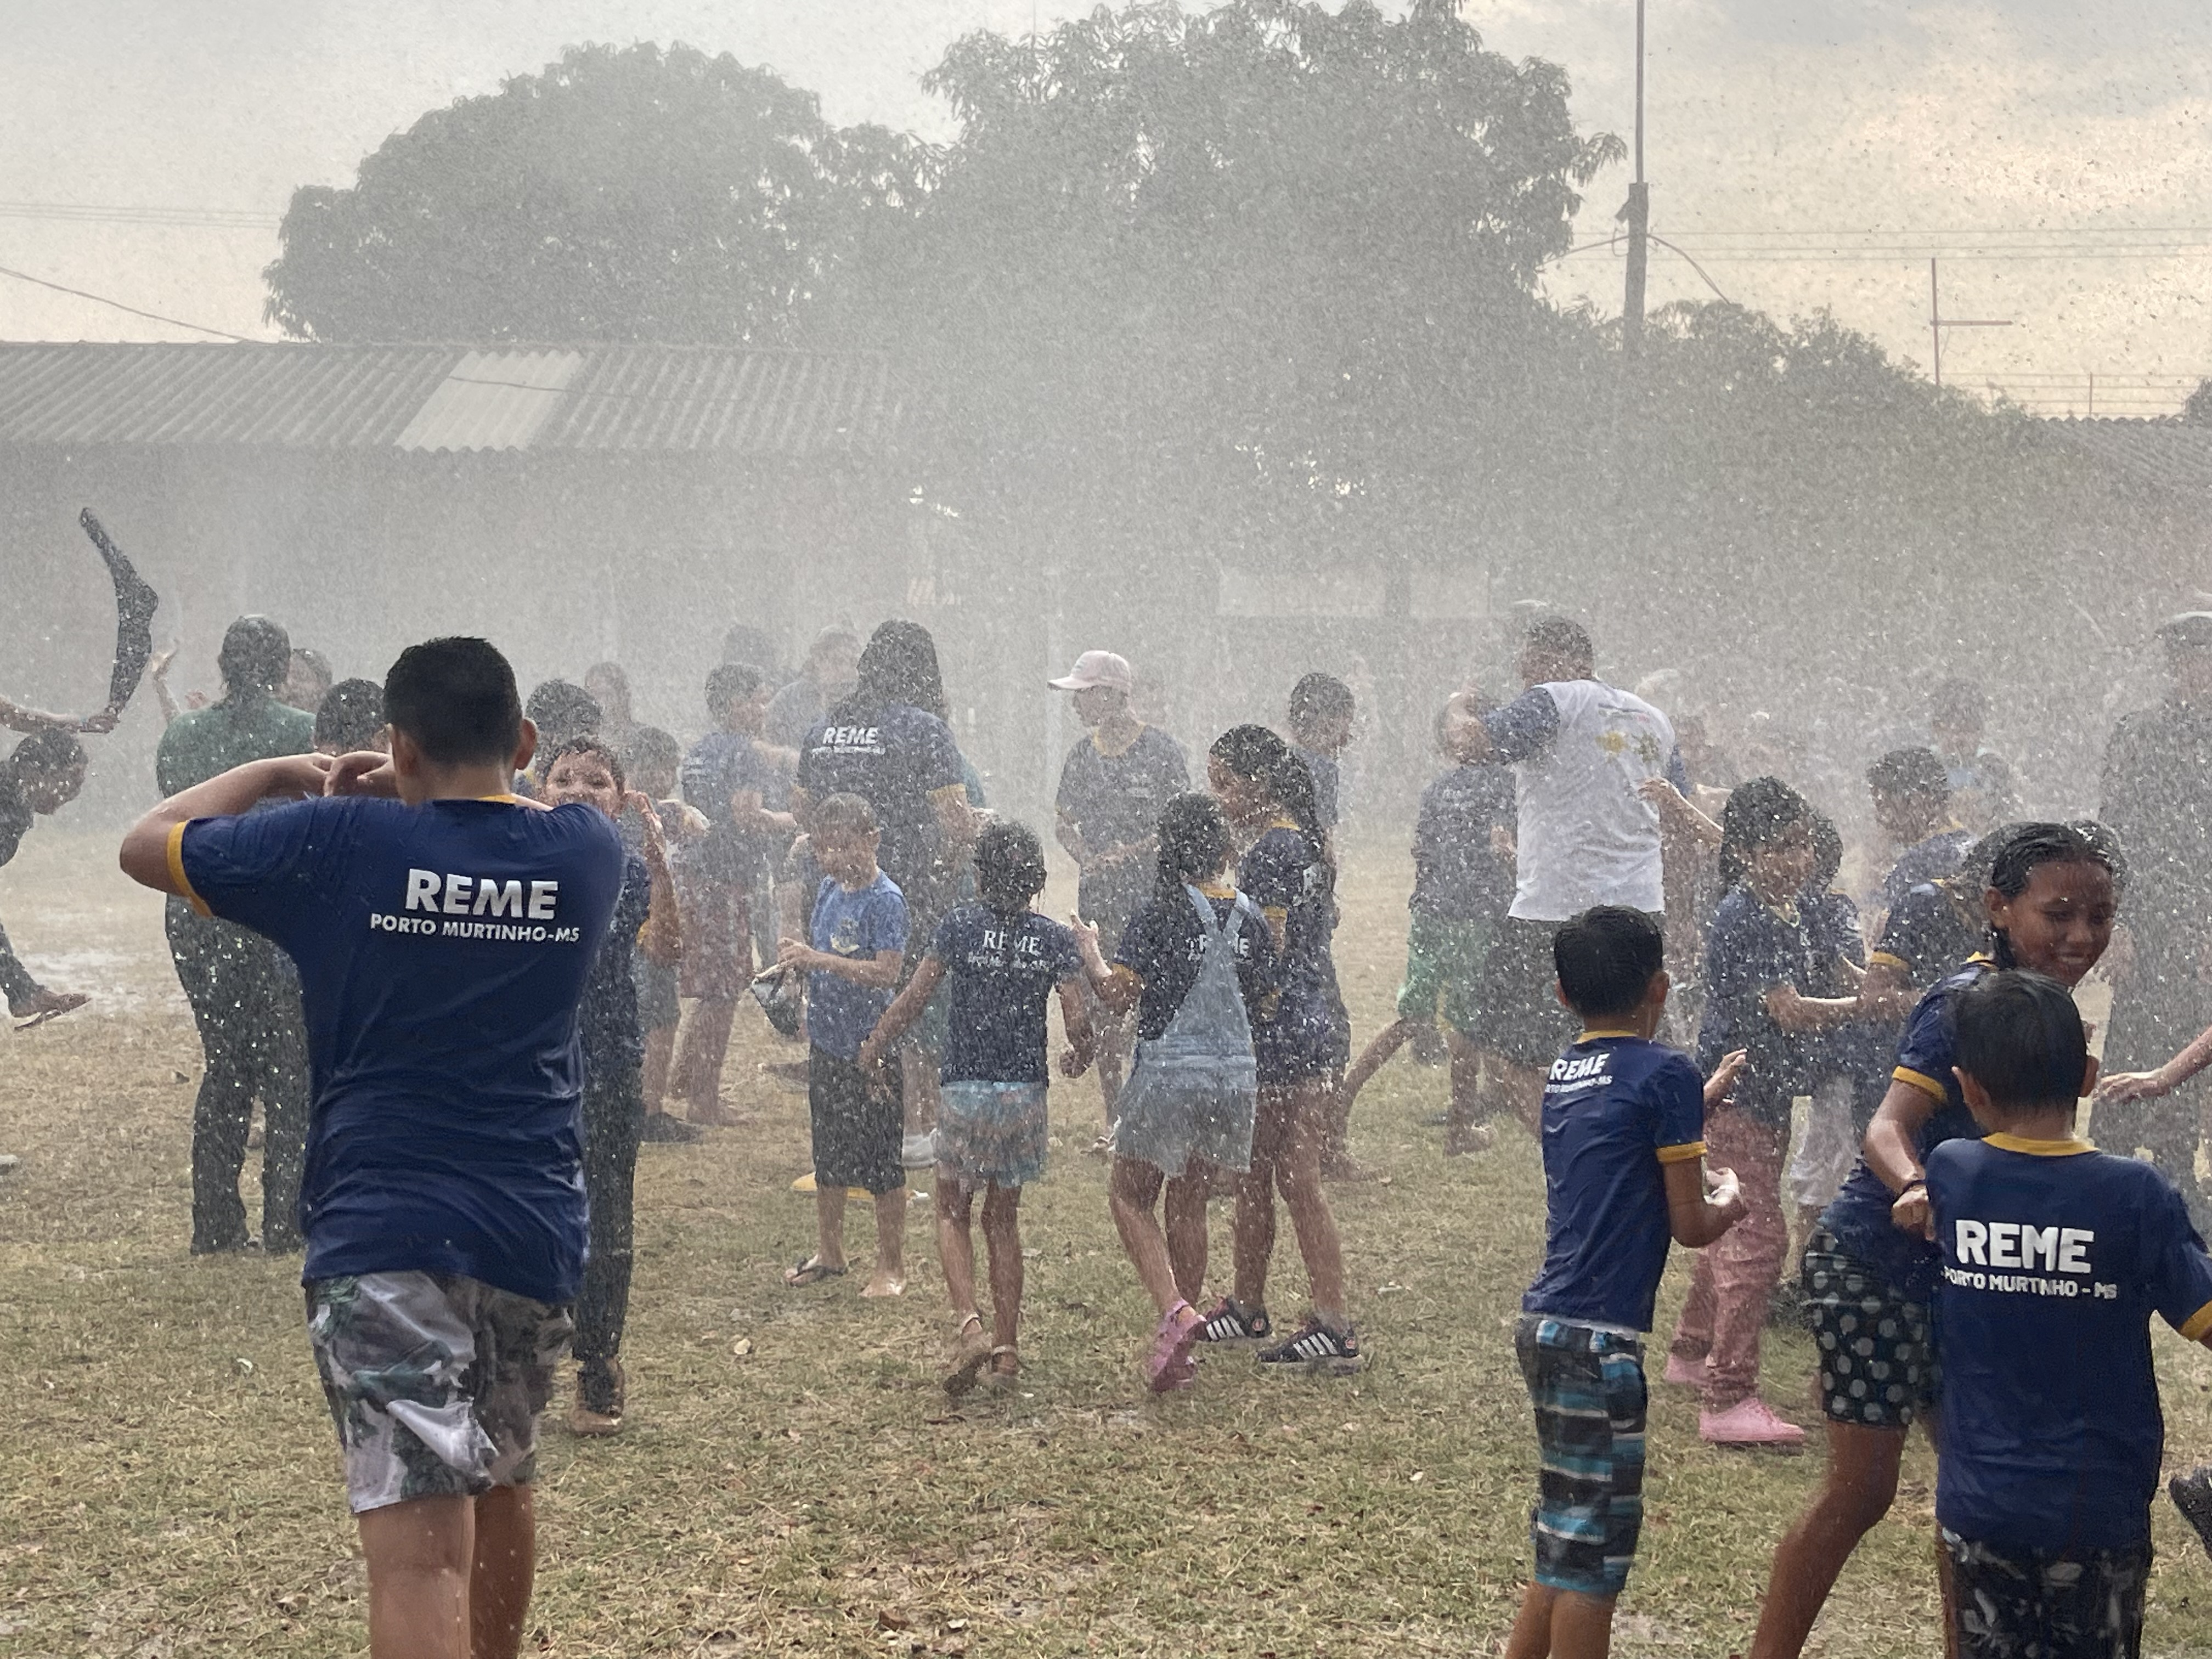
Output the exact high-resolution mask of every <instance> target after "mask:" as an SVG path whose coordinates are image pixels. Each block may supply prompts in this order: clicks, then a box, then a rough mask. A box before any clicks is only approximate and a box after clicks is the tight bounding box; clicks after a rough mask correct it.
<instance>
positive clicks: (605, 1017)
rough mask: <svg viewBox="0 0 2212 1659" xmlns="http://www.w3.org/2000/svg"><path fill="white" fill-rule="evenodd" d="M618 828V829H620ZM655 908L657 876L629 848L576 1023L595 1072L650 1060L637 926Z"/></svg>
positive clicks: (632, 1066) (604, 1073) (589, 1068)
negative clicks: (641, 1016) (640, 1001)
mask: <svg viewBox="0 0 2212 1659" xmlns="http://www.w3.org/2000/svg"><path fill="white" fill-rule="evenodd" d="M617 833H619V829H617ZM652 909H653V877H652V873H651V872H649V871H647V869H646V867H645V860H643V859H641V858H640V857H639V856H638V855H637V854H635V853H632V852H629V851H628V850H627V849H625V850H624V852H623V884H622V893H621V896H619V897H617V899H616V900H615V914H614V920H613V921H611V922H610V923H609V924H608V926H607V939H606V943H605V944H604V945H600V946H599V955H598V956H597V957H594V958H593V960H592V974H591V977H590V978H589V979H587V980H586V981H585V982H584V1004H583V1007H582V1008H581V1010H580V1012H579V1013H578V1017H577V1029H578V1030H580V1031H581V1033H582V1034H583V1038H584V1069H585V1071H586V1073H589V1074H590V1075H591V1076H592V1077H593V1078H595V1079H596V1078H600V1077H605V1076H607V1075H610V1074H611V1073H617V1072H623V1071H632V1070H635V1068H636V1067H638V1066H642V1065H643V1064H644V1063H645V1032H644V1030H643V1029H642V1028H641V1026H640V1025H639V1024H638V1021H637V978H636V975H635V972H634V971H633V970H634V968H635V963H636V959H637V931H638V929H639V928H641V927H644V926H645V919H646V917H647V915H648V914H650V913H651V911H652Z"/></svg>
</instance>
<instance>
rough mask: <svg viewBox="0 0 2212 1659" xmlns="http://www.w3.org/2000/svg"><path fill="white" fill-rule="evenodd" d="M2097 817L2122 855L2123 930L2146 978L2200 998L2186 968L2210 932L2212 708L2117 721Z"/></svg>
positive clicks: (2167, 708)
mask: <svg viewBox="0 0 2212 1659" xmlns="http://www.w3.org/2000/svg"><path fill="white" fill-rule="evenodd" d="M2098 816H2099V817H2100V818H2101V819H2103V821H2104V822H2105V823H2106V826H2107V827H2109V828H2110V829H2112V831H2113V832H2114V833H2115V834H2116V835H2118V836H2119V838H2120V845H2121V846H2122V847H2124V848H2126V849H2127V854H2128V906H2127V921H2128V930H2129V931H2130V933H2133V934H2134V935H2135V936H2136V942H2137V945H2138V946H2139V947H2141V948H2142V949H2144V950H2147V951H2148V954H2149V957H2150V958H2151V961H2150V963H2148V964H2147V965H2148V967H2149V968H2150V969H2151V970H2152V972H2151V973H2150V974H2149V975H2145V976H2144V977H2146V978H2162V977H2166V976H2168V975H2169V974H2170V975H2171V976H2172V978H2173V979H2174V981H2176V984H2175V988H2177V989H2182V988H2184V987H2185V994H2187V995H2189V996H2191V997H2192V998H2196V997H2198V996H2200V995H2201V993H2200V991H2199V988H2198V987H2197V982H2196V979H2195V975H2194V974H2193V973H2192V972H2188V971H2186V969H2187V968H2188V961H2187V958H2188V957H2189V956H2190V955H2191V953H2192V952H2193V951H2194V950H2195V948H2196V946H2197V943H2198V941H2200V940H2202V939H2203V937H2204V936H2205V935H2206V934H2207V933H2212V705H2198V704H2195V703H2187V702H2179V701H2174V700H2169V701H2167V702H2163V703H2160V705H2159V706H2158V707H2157V708H2147V709H2144V710H2142V711H2141V712H2139V713H2137V714H2130V715H2129V716H2128V717H2127V718H2126V719H2124V720H2122V721H2121V722H2120V723H2119V726H2118V728H2116V729H2115V730H2114V732H2112V742H2111V743H2110V744H2108V745H2107V746H2106V750H2105V768H2104V799H2103V804H2102V809H2101V811H2100V812H2099V813H2098ZM2169 940H2171V941H2173V943H2174V945H2175V946H2176V947H2177V949H2176V950H2175V951H2171V952H2169V951H2167V949H2166V943H2167V941H2169ZM2169 957H2172V958H2173V959H2172V960H2169V959H2168V958H2169Z"/></svg>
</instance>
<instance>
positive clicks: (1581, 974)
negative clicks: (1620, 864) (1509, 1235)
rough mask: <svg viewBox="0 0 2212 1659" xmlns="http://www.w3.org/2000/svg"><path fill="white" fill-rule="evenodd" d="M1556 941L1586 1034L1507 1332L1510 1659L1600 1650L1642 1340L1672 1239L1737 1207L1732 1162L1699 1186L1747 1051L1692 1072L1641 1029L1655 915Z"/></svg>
mask: <svg viewBox="0 0 2212 1659" xmlns="http://www.w3.org/2000/svg"><path fill="white" fill-rule="evenodd" d="M1552 951H1553V964H1554V966H1555V968H1556V969H1557V971H1558V974H1559V1000H1560V1001H1561V1002H1562V1003H1563V1004H1565V1006H1567V1007H1568V1008H1570V1009H1571V1010H1572V1011H1573V1012H1575V1013H1576V1014H1577V1015H1579V1016H1580V1017H1581V1018H1582V1022H1583V1028H1584V1029H1583V1034H1582V1036H1579V1037H1578V1038H1577V1039H1576V1040H1575V1042H1572V1043H1571V1044H1570V1045H1569V1046H1568V1048H1567V1049H1566V1052H1565V1053H1564V1054H1561V1055H1560V1056H1559V1059H1558V1060H1556V1061H1554V1062H1553V1066H1552V1073H1551V1078H1550V1080H1549V1081H1548V1082H1547V1083H1546V1085H1544V1108H1543V1141H1544V1184H1545V1188H1546V1194H1547V1225H1546V1230H1545V1245H1544V1267H1543V1271H1542V1272H1541V1273H1538V1274H1537V1275H1536V1282H1535V1283H1534V1284H1533V1285H1530V1286H1529V1287H1528V1294H1527V1295H1526V1296H1524V1297H1522V1300H1521V1308H1522V1314H1521V1323H1520V1327H1519V1328H1518V1330H1517V1331H1516V1333H1515V1336H1514V1346H1515V1349H1516V1352H1518V1354H1519V1356H1520V1360H1521V1374H1522V1376H1523V1377H1525V1378H1526V1379H1527V1381H1528V1394H1529V1397H1530V1399H1531V1400H1532V1401H1534V1405H1535V1408H1536V1440H1537V1443H1538V1445H1539V1447H1540V1448H1541V1453H1542V1471H1541V1474H1540V1475H1539V1476H1538V1480H1537V1492H1538V1498H1537V1503H1536V1507H1535V1509H1534V1510H1533V1511H1531V1513H1530V1515H1529V1520H1528V1532H1529V1537H1530V1540H1531V1541H1532V1542H1533V1543H1534V1546H1535V1552H1536V1569H1535V1576H1534V1582H1533V1583H1530V1585H1529V1586H1528V1592H1527V1594H1526V1595H1524V1596H1523V1597H1522V1602H1521V1613H1520V1617H1519V1618H1517V1619H1516V1620H1515V1621H1514V1625H1513V1634H1512V1638H1511V1639H1510V1641H1509V1642H1508V1643H1507V1644H1506V1648H1505V1653H1506V1659H1545V1656H1546V1655H1552V1656H1555V1659H1580V1656H1584V1655H1589V1656H1599V1655H1602V1654H1604V1653H1605V1652H1606V1651H1607V1645H1608V1644H1609V1642H1610V1641H1611V1632H1612V1628H1613V1602H1614V1600H1615V1598H1617V1597H1618V1596H1619V1595H1620V1591H1621V1588H1622V1587H1623V1586H1624V1585H1625V1584H1626V1583H1627V1582H1628V1569H1629V1566H1630V1565H1631V1564H1632V1562H1633V1560H1634V1559H1635V1556H1636V1540H1637V1534H1638V1532H1639V1530H1640V1529H1641V1528H1642V1526H1643V1520H1644V1340H1643V1334H1644V1333H1645V1332H1647V1331H1649V1330H1650V1328H1651V1309H1652V1304H1653V1302H1654V1301H1655V1300H1656V1297H1657V1295H1658V1290H1659V1277H1660V1274H1661V1273H1663V1272H1664V1271H1665V1269H1666V1266H1667V1248H1668V1242H1669V1241H1670V1239H1671V1240H1672V1241H1673V1242H1674V1243H1679V1244H1681V1245H1682V1246H1684V1247H1685V1248H1686V1249H1699V1248H1700V1247H1702V1246H1704V1245H1706V1244H1710V1243H1712V1242H1713V1241H1714V1240H1715V1239H1717V1238H1718V1237H1720V1236H1721V1235H1722V1234H1723V1233H1724V1232H1726V1231H1728V1230H1729V1227H1730V1226H1732V1225H1735V1222H1736V1220H1737V1219H1738V1218H1740V1217H1741V1215H1742V1214H1743V1200H1742V1199H1741V1197H1740V1196H1739V1195H1738V1194H1737V1192H1736V1188H1735V1176H1734V1175H1733V1174H1732V1173H1731V1172H1729V1171H1728V1170H1720V1171H1717V1174H1716V1176H1715V1179H1714V1182H1713V1187H1712V1190H1711V1192H1710V1193H1709V1192H1707V1190H1706V1188H1705V1139H1704V1136H1705V1108H1706V1106H1707V1105H1708V1104H1710V1103H1717V1102H1718V1101H1720V1100H1722V1099H1724V1098H1725V1097H1726V1096H1727V1093H1728V1090H1729V1085H1731V1084H1732V1083H1733V1082H1734V1081H1735V1076H1736V1073H1738V1071H1740V1070H1741V1067H1742V1065H1743V1056H1742V1054H1741V1053H1738V1054H1730V1055H1729V1057H1728V1059H1727V1060H1726V1061H1724V1062H1723V1065H1722V1066H1721V1068H1720V1069H1719V1070H1718V1071H1717V1072H1716V1073H1714V1074H1713V1079H1712V1080H1711V1082H1710V1083H1705V1082H1703V1081H1701V1079H1699V1076H1698V1073H1697V1068H1696V1067H1695V1066H1692V1065H1691V1063H1690V1061H1689V1060H1688V1058H1687V1057H1686V1055H1684V1054H1680V1053H1679V1052H1677V1051H1676V1050H1674V1049H1673V1048H1666V1047H1664V1046H1663V1045H1662V1044H1660V1043H1657V1042H1653V1041H1652V1040H1651V1036H1652V1033H1653V1032H1655V1031H1656V1030H1658V1029H1659V1021H1660V1018H1661V1016H1662V1014H1663V1013H1664V1012H1666V1007H1667V993H1668V988H1669V987H1668V978H1667V973H1666V969H1665V968H1664V967H1663V966H1662V963H1663V962H1664V960H1665V956H1666V945H1665V939H1664V936H1663V935H1662V933H1661V932H1660V929H1659V924H1658V923H1657V922H1656V921H1653V920H1652V919H1651V918H1650V917H1649V916H1647V915H1644V914H1643V913H1642V912H1641V911H1638V910H1629V909H1623V908H1618V907H1615V906H1612V905H1601V906H1599V907H1598V908H1595V909H1592V910H1586V911H1584V912H1583V914H1582V915H1579V916H1577V917H1575V918H1574V919H1573V920H1572V921H1568V922H1565V923H1562V924H1561V926H1560V927H1559V933H1558V936H1557V937H1556V938H1555V939H1554V940H1553V947H1552Z"/></svg>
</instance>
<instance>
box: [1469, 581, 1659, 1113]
mask: <svg viewBox="0 0 2212 1659" xmlns="http://www.w3.org/2000/svg"><path fill="white" fill-rule="evenodd" d="M1594 670H1595V652H1594V651H1593V649H1592V647H1591V645H1590V637H1589V634H1588V633H1587V632H1586V631H1584V629H1583V627H1582V625H1581V624H1580V623H1575V622H1571V621H1570V620H1568V619H1567V618H1566V617H1559V616H1543V617H1538V618H1537V619H1536V620H1535V622H1534V623H1532V624H1531V625H1530V626H1529V629H1528V633H1527V634H1526V635H1523V636H1522V642H1521V658H1520V673H1521V680H1522V684H1523V685H1525V686H1526V687H1527V688H1528V689H1527V690H1524V691H1523V692H1522V694H1521V695H1520V696H1518V697H1516V698H1515V699H1514V700H1513V701H1512V702H1510V703H1507V704H1506V705H1505V706H1504V708H1498V709H1495V710H1493V711H1492V712H1491V713H1490V714H1484V715H1481V716H1480V717H1479V718H1475V717H1470V718H1469V720H1468V726H1467V727H1466V728H1465V731H1464V735H1465V738H1466V743H1465V745H1464V747H1465V750H1467V751H1468V753H1469V757H1470V758H1471V759H1474V760H1483V759H1490V760H1498V761H1504V762H1508V763H1511V765H1512V768H1513V775H1514V794H1515V798H1516V815H1515V816H1516V834H1515V838H1514V839H1515V883H1514V892H1513V904H1512V908H1510V910H1509V911H1508V912H1507V921H1506V924H1505V927H1504V933H1502V934H1501V935H1500V937H1499V938H1498V941H1497V943H1496V944H1495V945H1492V947H1491V951H1490V957H1489V959H1488V961H1487V962H1486V963H1485V964H1484V970H1483V984H1482V1002H1481V1015H1482V1019H1483V1023H1484V1025H1485V1027H1486V1031H1485V1040H1484V1042H1483V1044H1482V1047H1483V1048H1485V1049H1486V1051H1487V1054H1488V1056H1489V1058H1490V1060H1492V1073H1493V1075H1492V1077H1491V1078H1490V1079H1486V1083H1488V1084H1489V1086H1490V1087H1491V1088H1492V1090H1494V1091H1497V1092H1498V1094H1499V1095H1502V1096H1503V1097H1504V1098H1503V1100H1502V1101H1501V1102H1500V1103H1501V1104H1503V1105H1505V1106H1509V1107H1510V1108H1511V1109H1513V1111H1515V1112H1516V1114H1517V1115H1519V1116H1520V1118H1521V1120H1522V1121H1523V1122H1524V1123H1527V1124H1529V1125H1531V1126H1532V1127H1533V1126H1534V1123H1535V1121H1536V1115H1537V1112H1538V1110H1539V1109H1540V1107H1541V1104H1542V1101H1543V1091H1544V1079H1545V1075H1546V1073H1547V1072H1548V1071H1549V1069H1550V1067H1551V1064H1552V1061H1553V1060H1554V1059H1556V1058H1557V1057H1558V1055H1559V1050H1560V1049H1561V1048H1564V1047H1565V1045H1566V1044H1567V1043H1568V1042H1571V1041H1572V1040H1573V1038H1574V1036H1575V1021H1574V1017H1573V1016H1572V1015H1571V1014H1570V1013H1569V1012H1567V1011H1566V1010H1565V1008H1563V1007H1562V1006H1560V1005H1559V999H1558V996H1557V994H1556V986H1557V983H1558V973H1557V969H1555V968H1554V966H1553V960H1552V936H1553V934H1554V933H1557V932H1558V931H1559V924H1560V923H1562V922H1564V921H1569V920H1571V918H1573V917H1575V916H1577V915H1581V914H1582V913H1583V911H1585V910H1587V909H1589V908H1591V907H1592V906H1594V905H1600V904H1616V905H1622V906H1625V907H1626V908H1630V909H1634V910H1641V911H1643V912H1644V913H1645V914H1646V915H1650V916H1651V917H1652V918H1654V919H1655V920H1657V919H1660V918H1661V917H1662V915H1663V914H1664V912H1665V910H1666V908H1667V901H1666V896H1665V890H1664V886H1663V884H1662V879H1661V870H1660V853H1659V815H1658V812H1657V811H1656V809H1655V808H1654V807H1653V806H1652V805H1651V804H1650V802H1649V801H1647V800H1646V799H1644V796H1643V795H1642V793H1639V791H1640V787H1641V786H1642V785H1644V783H1646V782H1648V781H1650V780H1651V779H1654V778H1668V779H1670V780H1672V781H1674V784H1675V786H1676V787H1678V788H1680V787H1683V786H1684V779H1683V776H1682V762H1681V757H1680V755H1678V754H1677V753H1676V752H1675V747H1674V727H1673V726H1670V725H1668V721H1667V717H1666V716H1665V715H1664V714H1661V713H1660V712H1659V711H1658V710H1657V709H1656V708H1653V707H1652V706H1651V705H1650V703H1648V702H1644V699H1643V698H1641V697H1639V696H1636V695H1635V694H1634V693H1633V692H1629V691H1623V690H1620V688H1619V687H1618V686H1612V685H1607V684H1605V682H1604V681H1602V680H1601V679H1598V678H1596V677H1595V672H1594Z"/></svg>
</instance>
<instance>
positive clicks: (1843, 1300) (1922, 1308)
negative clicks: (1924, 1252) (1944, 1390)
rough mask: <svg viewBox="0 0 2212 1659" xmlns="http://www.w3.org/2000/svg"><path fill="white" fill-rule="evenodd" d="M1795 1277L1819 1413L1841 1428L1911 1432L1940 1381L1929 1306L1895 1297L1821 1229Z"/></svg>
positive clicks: (1885, 1281)
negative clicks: (1814, 1363) (1815, 1352)
mask: <svg viewBox="0 0 2212 1659" xmlns="http://www.w3.org/2000/svg"><path fill="white" fill-rule="evenodd" d="M1800 1277H1801V1282H1802V1284H1803V1285H1804V1287H1805V1313H1806V1317H1807V1319H1808V1322H1810V1323H1811V1325H1812V1328H1813V1340H1814V1342H1815V1343H1816V1344H1817V1345H1818V1346H1819V1347H1820V1408H1821V1409H1822V1410H1823V1411H1825V1412H1826V1413H1827V1414H1828V1415H1829V1416H1830V1417H1831V1418H1832V1419H1835V1420H1836V1421H1837V1422H1838V1423H1859V1424H1863V1425H1866V1426H1867V1427H1869V1428H1875V1429H1896V1430H1899V1431H1904V1430H1905V1429H1909V1428H1911V1426H1912V1419H1914V1418H1915V1417H1917V1416H1918V1415H1919V1414H1920V1413H1923V1412H1924V1411H1926V1410H1927V1409H1928V1408H1929V1407H1930V1406H1931V1405H1933V1404H1934V1403H1935V1401H1936V1389H1937V1384H1938V1383H1940V1382H1941V1380H1942V1378H1941V1375H1940V1373H1939V1372H1938V1370H1937V1369H1936V1349H1935V1346H1934V1344H1933V1342H1932V1341H1931V1340H1930V1335H1931V1333H1930V1328H1929V1308H1928V1304H1926V1303H1925V1302H1915V1301H1911V1300H1909V1299H1908V1298H1907V1297H1905V1296H1903V1295H1902V1294H1900V1293H1899V1291H1898V1289H1897V1286H1896V1285H1894V1284H1893V1283H1892V1282H1891V1281H1890V1279H1889V1278H1888V1276H1887V1274H1885V1273H1882V1272H1881V1269H1880V1268H1878V1267H1872V1266H1870V1265H1869V1264H1868V1263H1866V1262H1864V1261H1861V1260H1859V1258H1858V1257H1857V1256H1855V1255H1851V1254H1850V1252H1849V1251H1847V1250H1845V1249H1844V1247H1843V1246H1842V1245H1841V1244H1839V1243H1837V1242H1836V1236H1835V1235H1834V1234H1833V1233H1832V1232H1830V1231H1828V1230H1827V1229H1826V1227H1816V1228H1814V1230H1813V1237H1811V1238H1809V1239H1808V1240H1807V1241H1806V1243H1805V1261H1804V1266H1803V1268H1802V1273H1801V1276H1800Z"/></svg>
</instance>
